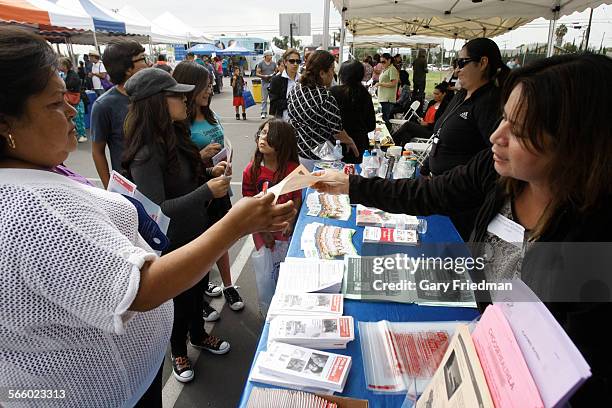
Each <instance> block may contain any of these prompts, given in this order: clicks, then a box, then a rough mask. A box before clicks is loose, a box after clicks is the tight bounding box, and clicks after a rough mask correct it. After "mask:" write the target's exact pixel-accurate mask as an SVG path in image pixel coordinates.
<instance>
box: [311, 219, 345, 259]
mask: <svg viewBox="0 0 612 408" xmlns="http://www.w3.org/2000/svg"><path fill="white" fill-rule="evenodd" d="M355 232H356V231H355V230H354V229H352V228H342V227H335V226H332V225H324V224H321V223H319V222H313V223H310V224H306V226H305V227H304V231H302V236H301V237H300V241H301V248H302V251H304V256H305V257H306V258H315V259H334V258H336V257H340V256H344V255H357V250H356V249H355V246H354V245H353V235H354V234H355Z"/></svg>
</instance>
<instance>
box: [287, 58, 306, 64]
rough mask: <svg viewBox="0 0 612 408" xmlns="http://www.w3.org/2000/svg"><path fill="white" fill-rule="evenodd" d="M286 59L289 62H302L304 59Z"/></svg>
mask: <svg viewBox="0 0 612 408" xmlns="http://www.w3.org/2000/svg"><path fill="white" fill-rule="evenodd" d="M285 61H286V62H288V63H289V64H301V63H302V60H301V59H299V58H298V59H294V58H291V59H288V60H285Z"/></svg>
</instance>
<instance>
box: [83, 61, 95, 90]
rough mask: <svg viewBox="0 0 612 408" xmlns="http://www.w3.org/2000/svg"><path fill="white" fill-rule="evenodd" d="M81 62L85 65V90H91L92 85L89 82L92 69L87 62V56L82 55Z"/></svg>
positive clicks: (89, 62)
mask: <svg viewBox="0 0 612 408" xmlns="http://www.w3.org/2000/svg"><path fill="white" fill-rule="evenodd" d="M83 62H84V64H85V78H86V79H85V89H93V83H92V81H91V75H89V74H91V67H92V65H93V64H92V63H91V61H90V60H89V55H88V54H85V55H83Z"/></svg>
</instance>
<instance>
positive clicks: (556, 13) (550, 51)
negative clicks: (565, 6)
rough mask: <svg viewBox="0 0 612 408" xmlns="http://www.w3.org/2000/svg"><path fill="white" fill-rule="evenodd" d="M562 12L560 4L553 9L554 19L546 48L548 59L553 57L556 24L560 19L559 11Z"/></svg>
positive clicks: (549, 27)
mask: <svg viewBox="0 0 612 408" xmlns="http://www.w3.org/2000/svg"><path fill="white" fill-rule="evenodd" d="M560 10H561V6H559V3H557V5H556V6H555V7H554V8H553V12H554V14H553V18H552V19H551V20H550V24H549V26H548V45H547V48H546V57H551V56H552V55H553V51H554V48H553V38H554V36H555V24H556V23H557V20H558V19H559V11H560Z"/></svg>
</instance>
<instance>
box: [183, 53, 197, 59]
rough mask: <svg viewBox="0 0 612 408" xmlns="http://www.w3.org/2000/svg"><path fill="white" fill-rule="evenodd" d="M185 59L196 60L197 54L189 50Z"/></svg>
mask: <svg viewBox="0 0 612 408" xmlns="http://www.w3.org/2000/svg"><path fill="white" fill-rule="evenodd" d="M185 61H195V54H194V53H193V52H188V53H187V55H186V56H185Z"/></svg>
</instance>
